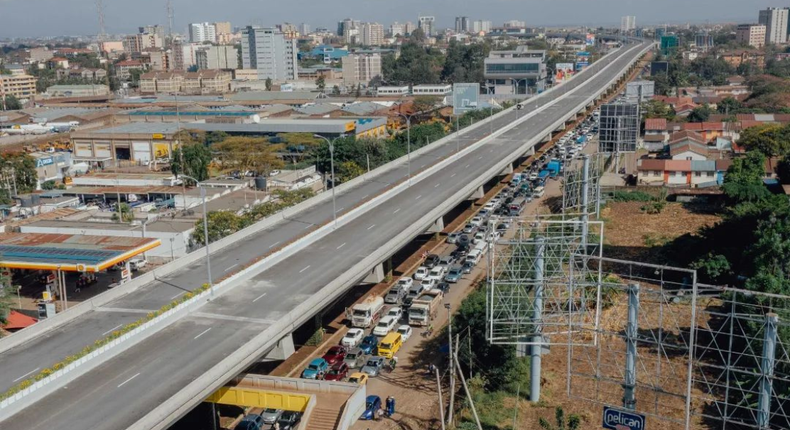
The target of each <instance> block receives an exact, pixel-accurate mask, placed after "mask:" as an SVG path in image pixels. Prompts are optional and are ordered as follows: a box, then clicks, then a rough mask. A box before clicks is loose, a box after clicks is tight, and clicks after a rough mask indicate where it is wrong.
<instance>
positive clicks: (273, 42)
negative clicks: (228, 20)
mask: <svg viewBox="0 0 790 430" xmlns="http://www.w3.org/2000/svg"><path fill="white" fill-rule="evenodd" d="M298 52H299V50H298V49H297V47H296V39H286V38H285V35H283V34H282V33H280V32H278V31H277V30H275V29H274V28H261V27H253V26H247V27H246V28H245V29H244V30H242V37H241V57H242V64H243V68H244V69H255V70H257V71H258V79H272V80H275V81H287V80H296V79H297V78H298V77H299V70H298V63H297V57H296V55H297V53H298Z"/></svg>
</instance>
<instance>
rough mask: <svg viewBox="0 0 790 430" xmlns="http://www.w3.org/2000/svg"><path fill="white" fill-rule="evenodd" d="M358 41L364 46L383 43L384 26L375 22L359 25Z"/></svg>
mask: <svg viewBox="0 0 790 430" xmlns="http://www.w3.org/2000/svg"><path fill="white" fill-rule="evenodd" d="M360 43H361V44H363V45H365V46H381V45H383V44H384V26H383V25H381V24H379V23H377V22H366V23H363V24H362V26H361V27H360Z"/></svg>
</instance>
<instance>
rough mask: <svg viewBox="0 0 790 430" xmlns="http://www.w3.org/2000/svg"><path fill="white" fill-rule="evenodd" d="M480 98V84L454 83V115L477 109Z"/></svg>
mask: <svg viewBox="0 0 790 430" xmlns="http://www.w3.org/2000/svg"><path fill="white" fill-rule="evenodd" d="M479 99H480V84H479V83H469V84H462V83H458V84H453V115H461V114H463V113H464V112H468V111H470V110H475V109H477V107H478V103H479Z"/></svg>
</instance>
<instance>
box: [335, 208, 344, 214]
mask: <svg viewBox="0 0 790 430" xmlns="http://www.w3.org/2000/svg"><path fill="white" fill-rule="evenodd" d="M343 209H345V208H340V209H338V210H336V211H335V213H338V212H340V211H342V210H343Z"/></svg>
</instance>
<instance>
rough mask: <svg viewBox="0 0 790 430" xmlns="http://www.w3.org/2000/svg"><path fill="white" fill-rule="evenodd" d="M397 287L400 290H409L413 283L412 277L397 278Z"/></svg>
mask: <svg viewBox="0 0 790 430" xmlns="http://www.w3.org/2000/svg"><path fill="white" fill-rule="evenodd" d="M397 285H398V287H399V288H400V289H401V290H405V291H409V290H410V289H411V286H412V285H414V279H412V278H400V279H398V284H397Z"/></svg>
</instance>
